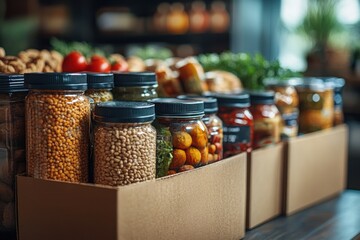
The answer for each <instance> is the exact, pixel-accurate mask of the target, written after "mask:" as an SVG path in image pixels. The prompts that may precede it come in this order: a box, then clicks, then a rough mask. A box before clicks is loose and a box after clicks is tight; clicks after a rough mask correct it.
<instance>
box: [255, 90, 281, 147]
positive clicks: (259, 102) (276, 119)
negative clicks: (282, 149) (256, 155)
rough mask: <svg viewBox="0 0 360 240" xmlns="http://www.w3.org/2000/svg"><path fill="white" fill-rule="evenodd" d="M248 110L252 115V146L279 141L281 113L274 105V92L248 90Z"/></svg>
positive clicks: (261, 145) (263, 145) (262, 145)
mask: <svg viewBox="0 0 360 240" xmlns="http://www.w3.org/2000/svg"><path fill="white" fill-rule="evenodd" d="M250 102H251V106H250V112H251V114H252V115H253V117H254V142H253V148H254V149H257V148H260V147H265V146H267V145H271V144H276V143H279V142H280V136H281V130H280V129H281V115H280V112H279V110H278V109H277V107H276V106H275V93H274V92H272V91H266V92H250Z"/></svg>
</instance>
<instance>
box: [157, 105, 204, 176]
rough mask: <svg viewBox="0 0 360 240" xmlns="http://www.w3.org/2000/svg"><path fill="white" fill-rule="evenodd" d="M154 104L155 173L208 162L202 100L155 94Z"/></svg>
mask: <svg viewBox="0 0 360 240" xmlns="http://www.w3.org/2000/svg"><path fill="white" fill-rule="evenodd" d="M151 102H152V103H154V104H155V114H156V119H155V121H154V123H153V124H154V127H155V128H156V131H157V140H156V176H157V177H162V176H166V175H171V174H175V173H178V172H183V171H187V170H191V169H194V168H196V167H199V166H203V165H206V164H208V161H209V157H208V130H207V127H206V125H205V124H204V122H203V121H202V117H203V116H204V102H202V101H196V100H180V99H176V98H158V99H154V100H152V101H151Z"/></svg>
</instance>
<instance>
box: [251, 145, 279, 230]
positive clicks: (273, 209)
mask: <svg viewBox="0 0 360 240" xmlns="http://www.w3.org/2000/svg"><path fill="white" fill-rule="evenodd" d="M283 153H284V150H283V144H282V143H280V144H277V145H274V146H269V147H266V148H261V149H257V150H254V151H252V153H251V154H249V157H248V199H247V218H246V227H247V228H250V229H251V228H254V227H256V226H257V225H259V224H261V223H264V222H266V221H268V220H270V219H272V218H274V217H276V216H278V215H280V214H281V211H282V196H283Z"/></svg>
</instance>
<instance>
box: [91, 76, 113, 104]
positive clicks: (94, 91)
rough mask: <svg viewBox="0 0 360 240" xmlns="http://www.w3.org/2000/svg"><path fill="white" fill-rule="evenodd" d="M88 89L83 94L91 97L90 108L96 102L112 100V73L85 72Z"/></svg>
mask: <svg viewBox="0 0 360 240" xmlns="http://www.w3.org/2000/svg"><path fill="white" fill-rule="evenodd" d="M86 75H87V85H88V89H87V90H86V92H85V95H86V96H88V97H89V98H91V109H94V107H95V104H96V103H100V102H108V101H111V100H113V95H112V92H111V90H112V88H113V87H114V75H113V74H112V73H87V74H86Z"/></svg>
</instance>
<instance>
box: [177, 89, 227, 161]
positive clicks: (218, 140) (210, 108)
mask: <svg viewBox="0 0 360 240" xmlns="http://www.w3.org/2000/svg"><path fill="white" fill-rule="evenodd" d="M178 98H179V99H192V100H198V101H203V102H204V114H205V115H204V117H203V118H202V120H203V122H204V123H205V125H206V127H207V129H208V133H209V139H208V149H209V154H208V159H209V160H208V163H213V162H216V161H219V160H221V159H223V123H222V121H221V119H220V118H219V117H218V116H217V115H216V113H217V111H218V105H217V99H216V98H212V97H195V96H191V95H181V96H178Z"/></svg>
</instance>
